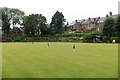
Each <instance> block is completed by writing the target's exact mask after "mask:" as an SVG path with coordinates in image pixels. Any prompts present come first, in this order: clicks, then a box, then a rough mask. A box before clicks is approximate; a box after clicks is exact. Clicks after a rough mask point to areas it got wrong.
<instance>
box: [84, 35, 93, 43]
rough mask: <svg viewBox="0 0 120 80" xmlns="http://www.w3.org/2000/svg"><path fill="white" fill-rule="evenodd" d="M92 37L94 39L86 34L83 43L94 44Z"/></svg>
mask: <svg viewBox="0 0 120 80" xmlns="http://www.w3.org/2000/svg"><path fill="white" fill-rule="evenodd" d="M92 37H93V35H92V34H85V35H84V38H83V42H85V43H92V42H93V40H92Z"/></svg>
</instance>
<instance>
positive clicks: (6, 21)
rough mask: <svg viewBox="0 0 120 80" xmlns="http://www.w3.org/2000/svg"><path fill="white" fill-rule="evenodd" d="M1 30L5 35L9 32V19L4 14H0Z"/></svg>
mask: <svg viewBox="0 0 120 80" xmlns="http://www.w3.org/2000/svg"><path fill="white" fill-rule="evenodd" d="M2 31H3V33H4V34H5V35H6V36H7V35H8V34H9V32H10V21H9V18H8V15H6V14H2Z"/></svg>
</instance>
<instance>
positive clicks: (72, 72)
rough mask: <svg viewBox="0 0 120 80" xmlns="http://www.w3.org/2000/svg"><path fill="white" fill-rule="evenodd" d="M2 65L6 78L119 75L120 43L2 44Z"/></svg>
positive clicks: (105, 76) (110, 76)
mask: <svg viewBox="0 0 120 80" xmlns="http://www.w3.org/2000/svg"><path fill="white" fill-rule="evenodd" d="M72 44H76V50H75V51H74V52H73V51H72ZM2 67H3V69H2V77H3V78H117V77H118V45H117V44H82V43H50V47H47V43H42V42H41V43H39V42H38V43H34V44H32V43H3V44H2Z"/></svg>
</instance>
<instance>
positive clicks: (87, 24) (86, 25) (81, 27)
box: [69, 12, 118, 33]
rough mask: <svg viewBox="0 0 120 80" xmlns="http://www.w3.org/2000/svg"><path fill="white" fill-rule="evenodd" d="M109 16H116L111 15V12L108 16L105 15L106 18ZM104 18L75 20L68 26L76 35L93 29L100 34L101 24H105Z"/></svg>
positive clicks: (114, 16)
mask: <svg viewBox="0 0 120 80" xmlns="http://www.w3.org/2000/svg"><path fill="white" fill-rule="evenodd" d="M109 16H110V17H112V18H116V17H117V16H118V15H112V12H110V13H109V15H108V14H107V15H106V17H109ZM106 17H96V18H88V19H81V20H75V21H73V22H72V23H71V25H70V26H73V28H72V29H73V30H74V31H75V32H76V33H82V32H83V31H85V30H91V29H93V28H96V31H98V32H102V29H103V23H104V22H105V20H106ZM70 29H71V28H70ZM69 31H70V30H69ZM71 31H72V30H71Z"/></svg>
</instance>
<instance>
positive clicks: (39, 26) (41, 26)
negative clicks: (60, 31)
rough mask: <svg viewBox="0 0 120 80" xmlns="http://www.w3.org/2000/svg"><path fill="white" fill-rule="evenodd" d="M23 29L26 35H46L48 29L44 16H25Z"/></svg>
mask: <svg viewBox="0 0 120 80" xmlns="http://www.w3.org/2000/svg"><path fill="white" fill-rule="evenodd" d="M23 28H24V32H25V34H26V35H40V34H44V33H45V31H46V29H47V25H46V18H45V17H44V16H42V14H31V15H29V16H25V17H24V23H23Z"/></svg>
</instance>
